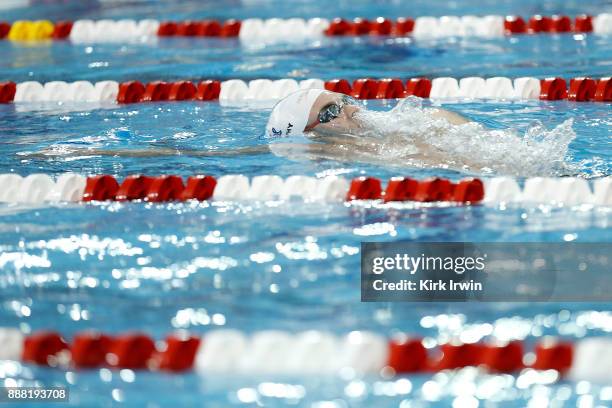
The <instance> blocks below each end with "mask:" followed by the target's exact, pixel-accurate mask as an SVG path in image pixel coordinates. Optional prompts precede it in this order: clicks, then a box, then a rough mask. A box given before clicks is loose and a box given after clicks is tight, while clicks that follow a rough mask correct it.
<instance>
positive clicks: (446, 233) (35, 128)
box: [0, 0, 612, 408]
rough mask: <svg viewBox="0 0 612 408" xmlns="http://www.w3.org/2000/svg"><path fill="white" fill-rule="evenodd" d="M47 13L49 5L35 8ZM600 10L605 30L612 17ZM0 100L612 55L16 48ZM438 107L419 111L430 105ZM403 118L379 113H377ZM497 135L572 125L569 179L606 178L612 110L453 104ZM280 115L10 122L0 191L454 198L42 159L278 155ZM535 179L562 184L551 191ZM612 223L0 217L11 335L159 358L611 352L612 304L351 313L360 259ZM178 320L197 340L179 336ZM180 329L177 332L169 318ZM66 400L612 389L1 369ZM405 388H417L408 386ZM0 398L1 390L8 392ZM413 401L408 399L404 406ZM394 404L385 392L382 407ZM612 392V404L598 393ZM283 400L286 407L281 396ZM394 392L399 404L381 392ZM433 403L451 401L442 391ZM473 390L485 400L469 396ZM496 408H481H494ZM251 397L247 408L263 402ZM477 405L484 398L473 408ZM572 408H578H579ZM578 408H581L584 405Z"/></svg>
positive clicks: (332, 403) (216, 12)
mask: <svg viewBox="0 0 612 408" xmlns="http://www.w3.org/2000/svg"><path fill="white" fill-rule="evenodd" d="M37 3H40V4H38V5H36V6H35V7H31V8H27V9H11V10H1V12H2V15H1V17H0V19H8V20H14V19H16V18H40V17H49V18H52V19H57V20H59V19H76V18H85V17H86V18H96V19H97V18H123V17H133V18H141V17H155V18H160V19H162V18H177V19H179V18H203V17H215V18H221V19H223V18H231V17H236V18H246V17H268V16H275V17H289V16H291V17H293V16H301V17H312V16H330V17H333V16H346V17H351V16H357V15H361V16H376V15H385V16H390V17H394V16H400V15H415V16H417V15H443V14H454V15H464V14H470V13H476V14H488V13H496V14H505V13H517V14H522V15H530V14H534V13H537V12H542V13H548V14H551V13H553V12H559V13H568V14H576V13H578V12H590V13H598V12H603V11H606V10H607V11H610V6H609V3H608V2H606V1H593V2H589V3H588V4H585V3H583V2H564V1H548V2H536V1H526V0H520V1H495V2H492V1H478V2H477V1H468V2H461V3H459V2H457V3H453V2H448V3H446V2H424V1H418V2H411V3H410V4H406V3H400V2H376V3H375V4H370V2H366V1H355V2H347V1H338V2H333V3H332V4H328V3H329V2H322V1H308V2H305V1H304V2H295V3H294V2H282V1H270V2H263V1H242V2H238V1H234V2H229V3H228V2H205V3H203V4H202V2H197V1H183V2H169V1H115V2H97V1H87V2H82V1H73V2H66V1H64V2H59V1H58V2H37ZM42 3H44V4H42ZM606 7H607V9H606ZM0 55H2V59H1V60H0V80H4V79H10V80H14V81H25V80H37V81H40V82H44V81H49V80H59V79H61V80H65V81H73V80H90V81H97V80H105V79H113V80H126V79H139V80H142V81H148V80H157V79H166V80H173V79H194V80H195V79H200V78H216V79H226V78H240V79H244V80H248V79H253V78H273V79H274V78H285V77H295V78H297V79H300V78H311V77H320V78H323V79H331V78H347V79H354V78H358V77H367V76H371V77H395V76H397V77H402V78H409V77H412V76H417V75H426V76H430V77H436V76H446V75H449V76H454V77H465V76H471V75H478V76H483V77H489V76H497V75H504V76H509V77H518V76H526V75H529V76H537V77H542V76H549V75H559V76H563V77H572V76H581V75H587V76H594V77H599V76H606V75H607V76H609V75H610V69H611V67H612V60H611V58H610V55H612V38H611V37H598V36H593V35H560V36H533V37H529V36H524V37H513V38H503V39H488V40H483V39H477V40H476V39H443V40H431V41H412V40H409V39H372V38H368V39H353V38H343V39H325V40H322V41H321V42H316V43H305V44H298V45H292V46H283V45H277V46H269V47H265V48H254V47H248V46H247V45H244V44H242V45H241V44H240V43H239V42H238V41H237V40H205V39H169V40H163V41H158V42H154V43H150V44H139V45H134V44H121V45H110V44H105V45H78V46H77V45H71V44H70V43H50V44H39V45H35V46H33V45H28V46H26V45H16V44H12V43H9V42H6V41H4V42H0ZM426 103H429V102H426ZM394 105H395V102H394V101H387V102H383V101H371V102H368V107H369V108H372V109H375V110H387V109H389V108H391V107H392V106H394ZM445 106H446V107H447V108H449V109H453V110H455V111H457V112H460V113H462V114H464V115H466V116H468V117H470V118H472V119H474V120H478V121H480V122H483V123H485V124H486V125H487V126H489V127H491V128H497V129H503V128H514V129H517V131H518V132H519V133H522V132H524V131H525V130H526V129H528V128H529V127H530V126H532V125H533V123H534V122H540V123H542V124H543V125H544V126H545V127H546V128H548V129H552V128H553V127H555V126H557V125H559V124H561V123H563V122H564V121H565V120H567V119H571V118H573V119H574V126H573V128H574V131H575V132H576V135H577V136H576V138H575V139H574V140H573V141H572V142H571V144H570V145H569V149H568V152H567V155H566V158H565V160H566V162H567V164H568V165H569V167H570V168H571V174H575V175H579V176H581V177H585V178H588V179H595V178H598V177H603V176H606V175H608V176H609V175H610V173H611V168H610V167H611V165H612V138H611V137H610V136H611V130H612V119H611V116H610V111H611V109H610V108H611V106H610V104H609V103H607V104H604V103H598V104H595V103H572V102H567V101H560V102H540V101H529V102H524V101H523V102H503V103H502V102H488V101H487V102H485V101H476V102H470V103H465V102H451V103H448V104H445ZM268 113H269V107H262V106H255V105H242V106H221V105H220V104H219V103H217V102H212V103H204V102H202V103H200V102H197V103H196V102H182V103H156V104H151V103H150V104H141V105H130V106H120V107H117V106H112V105H111V106H102V107H100V106H85V105H82V104H81V105H73V106H70V105H61V106H58V105H55V104H52V105H49V104H47V105H4V106H2V105H0V155H1V156H2V161H0V173H7V172H16V173H19V174H21V175H28V174H32V173H39V172H40V173H48V174H60V173H63V172H67V171H74V172H79V173H83V174H101V173H109V174H113V175H115V176H117V177H123V176H126V175H128V174H134V173H146V174H151V175H155V174H179V175H183V176H188V175H192V174H199V173H205V174H211V175H214V176H221V175H224V174H236V173H243V174H246V175H249V176H253V175H263V174H277V175H280V176H288V175H294V174H303V175H314V176H324V175H328V174H338V175H342V176H344V177H347V178H351V177H353V176H356V175H360V174H368V175H373V176H377V177H381V178H383V179H386V178H389V177H391V176H395V175H398V174H401V175H408V176H412V177H417V178H423V177H426V176H432V175H437V176H443V177H449V178H452V179H459V178H461V177H464V176H465V175H466V173H464V172H459V171H455V170H440V169H421V168H408V167H404V166H391V165H384V164H380V163H376V164H368V163H360V162H354V161H351V162H341V161H336V160H330V159H319V160H308V159H302V160H293V159H289V158H286V157H281V156H276V155H273V154H270V153H267V154H258V155H242V156H239V157H193V156H190V155H188V154H185V155H182V156H172V157H162V158H159V157H155V158H117V157H103V156H95V157H87V158H66V157H59V158H57V157H56V158H50V157H44V156H40V155H38V156H37V155H33V154H34V153H36V152H39V151H40V150H41V149H49V148H51V149H55V150H60V149H62V148H63V147H91V148H99V149H147V148H151V149H153V148H159V147H172V148H179V149H181V150H191V149H193V150H206V149H218V150H222V149H233V148H238V147H243V146H257V145H261V144H266V143H268V142H267V140H265V139H262V138H261V137H260V136H261V134H262V132H263V127H264V125H265V122H266V120H267V115H268ZM542 175H560V174H557V173H552V174H542ZM611 223H612V212H610V210H609V209H604V208H583V207H581V208H551V207H546V206H539V207H521V206H515V207H509V208H503V209H502V208H493V207H486V206H478V207H472V208H469V207H468V208H461V207H452V208H419V207H416V208H406V209H403V210H389V209H376V208H354V207H352V208H351V207H347V206H344V205H340V204H296V203H291V204H280V205H277V204H270V203H223V204H210V203H189V204H178V203H171V204H142V203H130V204H96V205H87V206H84V205H80V204H61V205H53V206H51V205H47V206H38V207H28V206H23V205H19V206H16V205H10V206H9V205H0V326H10V327H20V328H21V329H23V330H24V331H30V330H38V329H49V328H52V329H56V330H58V331H60V332H61V333H63V334H65V335H66V336H67V337H68V338H70V337H71V335H72V334H73V333H75V332H77V331H80V330H84V329H88V328H95V329H99V330H103V331H106V332H111V333H118V332H124V331H132V330H142V331H144V332H146V333H150V334H151V335H153V336H155V337H157V338H161V337H162V336H164V335H165V334H167V333H168V332H171V331H172V330H174V329H177V328H184V329H189V330H190V331H192V332H193V333H197V334H201V333H205V332H206V331H208V330H211V329H215V328H221V327H228V328H237V329H240V330H243V331H246V332H252V331H256V330H264V329H279V330H287V331H291V332H296V331H301V330H308V329H320V330H327V331H331V332H334V333H338V334H343V333H346V332H348V331H352V330H366V329H367V330H372V331H375V332H377V333H380V334H383V335H391V334H392V333H394V332H395V331H398V330H401V331H406V332H409V333H414V334H417V335H421V336H426V337H430V338H432V339H436V340H440V341H443V340H444V339H446V338H448V337H449V336H452V335H453V334H458V333H461V332H462V331H465V330H468V329H470V330H478V328H479V327H481V328H482V327H485V326H486V327H489V326H492V327H493V328H494V332H495V333H496V335H497V336H498V337H500V338H503V339H510V338H519V339H523V338H525V339H526V341H527V343H528V344H533V342H534V341H536V340H537V339H538V338H540V337H541V336H543V335H548V334H550V335H558V336H561V337H565V338H568V339H570V340H576V339H579V338H582V337H584V336H593V335H607V336H609V335H610V333H611V332H612V312H610V306H611V305H610V304H584V303H566V304H521V303H492V304H486V305H481V304H442V303H434V304H384V303H379V304H365V303H360V302H359V297H360V293H359V245H360V242H361V241H366V240H376V241H398V240H405V241H413V240H423V241H475V242H478V241H480V242H487V241H488V242H493V241H500V242H507V241H515V242H521V241H545V242H546V241H551V242H554V241H584V242H609V241H611V240H612V234H611V233H610V225H611ZM185 316H188V317H189V318H188V319H185ZM179 317H180V318H179ZM3 380H4V381H5V383H7V382H6V381H7V380H9V381H11V382H10V383H12V381H13V380H17V381H18V383H19V384H24V385H28V384H34V383H37V382H38V383H42V384H68V385H69V386H70V389H71V405H73V406H115V405H117V406H130V407H140V406H145V405H146V406H150V407H157V406H159V407H164V406H169V405H170V404H175V405H178V406H195V405H199V406H206V407H226V406H233V405H238V406H240V405H242V406H255V405H263V406H283V405H287V404H292V405H295V406H312V407H318V408H321V407H373V406H375V407H397V406H401V407H403V408H405V407H427V406H449V405H451V404H453V406H459V407H463V406H470V407H471V406H477V405H478V402H479V401H480V404H481V406H508V407H523V406H526V405H528V404H531V406H543V405H542V403H541V402H542V396H545V397H546V398H547V399H548V400H550V401H551V403H553V404H556V405H555V406H573V405H577V404H587V403H589V402H590V401H592V402H593V406H609V405H610V403H611V402H610V400H609V395H610V392H609V387H608V388H605V385H606V384H603V385H602V384H592V385H591V384H588V383H587V384H585V383H573V382H570V381H561V382H557V383H547V382H546V381H544V382H543V383H542V384H532V385H530V386H528V387H523V386H522V385H521V386H519V383H517V381H516V378H515V377H512V376H505V375H497V376H493V375H486V374H483V373H480V372H476V371H474V370H464V371H462V372H461V373H459V374H454V375H451V374H440V375H436V376H431V375H411V376H407V377H405V378H401V379H394V380H388V379H383V378H378V377H367V378H340V377H338V378H336V377H321V378H319V377H311V376H303V377H298V378H285V377H282V378H278V377H273V376H271V377H270V376H257V377H240V376H226V377H224V376H215V377H212V376H203V375H201V374H196V373H190V374H186V375H178V376H173V375H167V374H159V373H148V372H137V373H136V374H135V376H134V377H132V376H131V375H128V374H125V373H123V374H120V373H119V372H113V373H112V374H109V372H108V371H107V370H100V371H98V370H95V371H84V372H81V371H77V372H75V371H69V372H66V371H61V370H57V369H45V368H40V367H34V366H30V365H20V364H16V363H0V382H1V381H3ZM406 380H407V381H408V382H406ZM7 384H8V383H7ZM406 384H408V386H407V385H406ZM389 385H391V386H389ZM608 385H609V384H608ZM279 390H280V391H279ZM389 390H391V391H389ZM437 390H440V391H439V392H438V391H437ZM466 390H472V391H473V392H471V393H470V392H468V393H466ZM491 393H493V394H495V398H489V399H490V401H489V402H487V404H488V405H484V404H485V403H484V400H485V399H487V395H491ZM254 395H255V396H256V398H255V400H253V398H252V397H253V396H254ZM475 398H478V399H475ZM581 406H582V405H581ZM585 406H586V405H585Z"/></svg>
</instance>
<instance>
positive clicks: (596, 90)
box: [0, 77, 612, 104]
mask: <svg viewBox="0 0 612 408" xmlns="http://www.w3.org/2000/svg"><path fill="white" fill-rule="evenodd" d="M568 85H569V86H568ZM311 88H317V89H327V90H329V91H333V92H339V93H343V94H347V95H350V96H353V97H354V98H356V99H362V100H368V99H401V98H406V97H408V96H416V97H420V98H430V99H436V100H452V101H462V100H474V99H487V100H532V99H536V100H537V99H539V100H545V101H557V100H569V101H574V102H612V78H611V77H604V78H599V79H594V78H588V77H577V78H571V79H570V80H569V81H567V80H565V79H564V78H560V77H551V78H543V79H538V78H533V77H520V78H515V79H511V78H507V77H492V78H482V77H467V78H461V79H459V80H457V79H456V78H452V77H440V78H434V79H429V78H410V79H408V80H405V81H404V80H402V79H399V78H384V79H373V78H359V79H356V80H354V81H353V82H352V83H351V82H349V81H348V80H346V79H332V80H328V81H324V80H322V79H318V78H310V79H305V80H301V81H297V80H295V79H291V78H285V79H278V80H270V79H254V80H251V81H249V82H245V81H243V80H240V79H230V80H226V81H222V82H221V81H217V80H203V81H200V82H191V81H175V82H165V81H152V82H148V83H142V82H140V81H126V82H121V83H119V82H116V81H100V82H96V83H92V82H88V81H76V82H70V83H69V82H64V81H51V82H47V83H44V84H43V83H40V82H36V81H26V82H20V83H14V82H11V81H8V82H0V103H4V104H6V103H13V102H15V103H27V102H79V103H84V102H95V103H110V104H112V103H119V104H127V103H142V102H160V101H217V100H218V101H219V102H220V103H224V104H232V103H248V102H250V101H277V100H279V99H282V98H284V97H285V96H287V95H289V94H291V93H293V92H295V91H297V90H300V89H311Z"/></svg>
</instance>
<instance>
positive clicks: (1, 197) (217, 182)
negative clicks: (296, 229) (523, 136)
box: [0, 173, 612, 206]
mask: <svg viewBox="0 0 612 408" xmlns="http://www.w3.org/2000/svg"><path fill="white" fill-rule="evenodd" d="M109 200H110V201H136V200H138V201H144V202H168V201H186V200H197V201H206V200H216V201H292V200H302V201H304V202H343V201H348V202H352V201H361V200H370V201H374V202H380V203H391V202H419V203H435V202H438V203H455V204H459V205H474V204H479V203H483V204H486V205H499V204H502V203H503V204H506V203H514V204H526V205H530V204H550V205H558V206H576V205H594V206H612V177H605V178H600V179H597V180H594V181H593V182H592V183H591V184H590V183H589V182H588V181H587V180H584V179H582V178H572V177H560V178H548V177H533V178H528V179H527V180H526V181H525V183H524V185H523V187H522V188H521V187H520V186H519V184H518V183H517V181H516V180H515V179H513V178H511V177H493V178H489V179H485V180H484V181H482V180H480V179H475V178H466V179H463V180H460V181H459V182H457V183H454V182H452V181H450V180H447V179H444V178H437V177H434V178H428V179H424V180H415V179H412V178H409V177H392V178H391V179H389V180H388V181H387V183H386V186H383V182H382V181H381V180H380V179H378V178H375V177H367V176H360V177H356V178H354V179H352V180H350V181H349V180H346V179H345V178H343V177H337V176H329V177H324V178H315V177H309V176H300V175H295V176H289V177H287V178H285V179H283V178H282V177H279V176H276V175H262V176H255V177H252V178H251V179H249V178H248V177H247V176H244V175H241V174H236V175H225V176H221V177H219V178H214V177H212V176H207V175H196V176H191V177H188V178H187V179H186V180H183V178H181V177H179V176H175V175H164V176H155V177H151V176H146V175H131V176H128V177H126V178H125V179H124V180H123V181H118V180H117V179H116V178H115V177H113V176H111V175H98V176H89V177H86V176H82V175H79V174H75V173H64V174H61V175H60V176H58V177H57V178H55V179H54V178H53V177H51V176H49V175H47V174H31V175H29V176H27V177H21V176H19V175H17V174H14V173H8V174H0V203H2V202H4V203H28V204H42V203H57V202H89V201H109Z"/></svg>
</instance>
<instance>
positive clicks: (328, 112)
mask: <svg viewBox="0 0 612 408" xmlns="http://www.w3.org/2000/svg"><path fill="white" fill-rule="evenodd" d="M345 105H358V102H357V101H356V100H355V99H353V98H351V97H350V96H348V95H343V96H342V98H341V99H340V101H339V102H332V103H330V104H327V105H325V106H324V107H323V108H321V110H320V111H319V115H318V116H317V120H316V122H314V123H313V124H311V125H308V126H307V127H306V129H304V131H308V130H311V129H312V128H314V127H315V126H317V125H318V124H320V123H329V122H331V121H332V120H334V119H336V118H337V117H338V116H340V114H341V113H342V108H344V106H345Z"/></svg>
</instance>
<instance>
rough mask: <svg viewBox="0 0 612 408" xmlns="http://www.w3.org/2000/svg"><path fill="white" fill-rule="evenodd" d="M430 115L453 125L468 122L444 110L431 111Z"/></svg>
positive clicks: (456, 114)
mask: <svg viewBox="0 0 612 408" xmlns="http://www.w3.org/2000/svg"><path fill="white" fill-rule="evenodd" d="M431 115H432V116H434V117H437V118H442V119H446V120H447V121H449V122H450V123H451V124H453V125H463V124H465V123H469V122H470V121H469V120H468V119H466V118H465V117H463V116H461V115H459V114H458V113H455V112H451V111H448V110H446V109H433V110H432V112H431Z"/></svg>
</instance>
